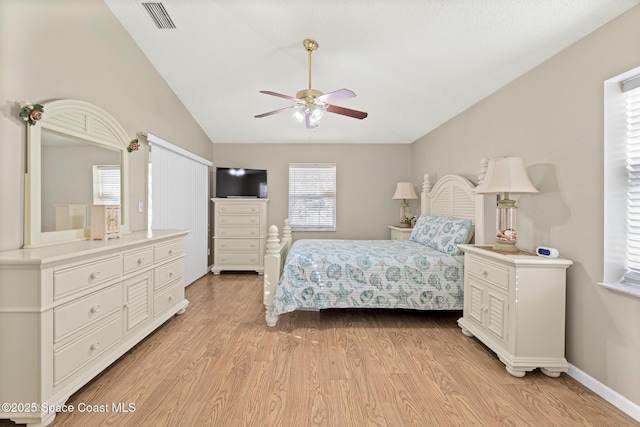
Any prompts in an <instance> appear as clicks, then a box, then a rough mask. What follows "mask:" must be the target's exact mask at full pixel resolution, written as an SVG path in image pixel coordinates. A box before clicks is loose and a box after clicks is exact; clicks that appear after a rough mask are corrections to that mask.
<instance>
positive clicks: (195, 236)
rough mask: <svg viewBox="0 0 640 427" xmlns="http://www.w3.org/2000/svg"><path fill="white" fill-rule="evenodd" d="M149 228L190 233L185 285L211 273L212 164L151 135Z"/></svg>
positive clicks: (148, 137)
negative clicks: (208, 234)
mask: <svg viewBox="0 0 640 427" xmlns="http://www.w3.org/2000/svg"><path fill="white" fill-rule="evenodd" d="M147 140H148V141H149V170H150V174H149V181H150V182H149V203H148V206H149V221H148V223H149V228H150V229H156V230H157V229H181V230H189V234H187V236H186V239H185V253H186V258H185V285H189V284H190V283H192V282H193V281H195V280H196V279H198V278H200V277H202V276H204V275H205V274H207V271H208V265H207V263H208V255H207V249H208V237H207V232H208V220H209V197H210V196H209V168H210V167H211V166H212V163H211V162H209V161H208V160H205V159H203V158H201V157H198V156H196V155H195V154H192V153H190V152H188V151H186V150H184V149H182V148H180V147H177V146H175V145H173V144H171V143H169V142H167V141H164V140H162V139H160V138H158V137H156V136H154V135H151V134H148V135H147Z"/></svg>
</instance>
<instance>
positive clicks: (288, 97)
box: [260, 90, 298, 101]
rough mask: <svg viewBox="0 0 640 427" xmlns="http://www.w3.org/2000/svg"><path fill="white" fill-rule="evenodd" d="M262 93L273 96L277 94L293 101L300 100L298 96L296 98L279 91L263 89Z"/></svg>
mask: <svg viewBox="0 0 640 427" xmlns="http://www.w3.org/2000/svg"><path fill="white" fill-rule="evenodd" d="M260 93H264V94H267V95H272V96H277V97H278V98H284V99H289V100H291V101H298V98H295V97H293V96H289V95H283V94H281V93H278V92H271V91H270V90H261V91H260Z"/></svg>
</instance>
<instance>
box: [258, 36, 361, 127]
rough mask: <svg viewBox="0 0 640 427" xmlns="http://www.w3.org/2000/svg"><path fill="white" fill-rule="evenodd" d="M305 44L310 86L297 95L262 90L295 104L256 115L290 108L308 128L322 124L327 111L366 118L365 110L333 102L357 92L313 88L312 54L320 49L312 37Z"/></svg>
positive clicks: (270, 113)
mask: <svg viewBox="0 0 640 427" xmlns="http://www.w3.org/2000/svg"><path fill="white" fill-rule="evenodd" d="M303 46H304V48H305V49H306V50H307V52H308V53H309V88H308V89H302V90H300V91H298V93H296V96H295V97H293V96H289V95H283V94H281V93H276V92H271V91H268V90H261V91H260V93H264V94H267V95H272V96H277V97H280V98H284V99H288V100H291V101H294V102H295V104H294V105H292V106H290V107H285V108H280V109H278V110H274V111H270V112H268V113H263V114H258V115H257V116H255V117H256V118H261V117H266V116H271V115H272V114H277V113H282V112H285V111H288V110H294V117H295V118H296V119H297V120H298V121H299V122H300V123H302V122H303V121H304V122H305V124H306V126H307V128H314V127H316V126H318V125H319V124H320V119H321V118H322V115H323V114H324V112H325V111H328V112H330V113H335V114H341V115H343V116H348V117H353V118H356V119H360V120H362V119H364V118H366V117H367V113H365V112H364V111H357V110H352V109H350V108H344V107H339V106H337V105H333V104H332V103H333V102H336V101H341V100H343V99H348V98H354V97H355V96H356V94H355V93H353V92H352V91H350V90H349V89H339V90H336V91H333V92H329V93H325V94H323V93H322V92H320V91H319V90H316V89H312V88H311V54H312V52H314V51H315V50H316V49H318V42H316V41H315V40H311V39H305V40H304V42H303Z"/></svg>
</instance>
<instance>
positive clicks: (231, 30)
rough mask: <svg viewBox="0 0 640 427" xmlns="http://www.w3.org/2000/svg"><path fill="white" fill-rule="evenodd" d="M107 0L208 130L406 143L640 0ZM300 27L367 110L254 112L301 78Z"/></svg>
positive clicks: (317, 78) (316, 70) (319, 71)
mask: <svg viewBox="0 0 640 427" xmlns="http://www.w3.org/2000/svg"><path fill="white" fill-rule="evenodd" d="M105 2H106V4H107V5H108V6H109V7H110V8H111V10H112V11H113V13H114V14H115V16H116V17H117V18H118V19H119V20H120V22H121V23H122V25H123V26H124V28H126V30H127V31H128V32H129V33H130V34H131V36H132V37H133V39H134V40H135V41H136V43H137V44H138V45H139V46H140V48H141V49H142V50H143V51H144V53H145V55H146V56H147V57H148V58H149V60H150V61H151V62H152V63H153V65H154V66H155V67H156V69H157V70H158V71H159V72H160V74H161V75H162V76H163V77H164V79H165V80H166V81H167V83H168V84H169V86H170V87H171V88H172V89H173V91H174V92H175V93H176V95H177V96H178V97H179V98H180V99H181V100H182V102H183V103H184V105H185V106H186V108H187V109H188V110H189V111H190V113H191V114H192V115H193V117H194V118H195V120H197V121H198V123H199V124H200V126H201V127H202V129H203V130H204V131H205V132H206V133H207V135H208V136H209V137H210V138H211V140H212V141H213V142H214V143H247V142H272V143H282V142H287V143H291V142H308V141H311V142H341V143H359V142H369V143H411V142H413V141H415V140H416V139H418V138H420V137H421V136H423V135H425V134H426V133H428V132H430V131H431V130H433V129H434V128H436V127H437V126H439V125H440V124H442V123H444V122H446V121H447V120H449V119H450V118H452V117H454V116H455V115H457V114H458V113H460V112H462V111H464V110H465V109H467V108H468V107H470V106H471V105H473V104H475V103H476V102H478V101H479V100H481V99H482V98H484V97H486V96H487V95H489V94H491V93H492V92H494V91H496V90H497V89H499V88H501V87H503V86H504V85H506V84H507V83H509V82H510V81H512V80H514V79H515V78H517V77H518V76H520V75H522V74H523V73H525V72H527V71H528V70H530V69H532V68H533V67H535V66H536V65H538V64H540V63H541V62H543V61H545V60H546V59H548V58H549V57H551V56H553V55H554V54H556V53H558V52H559V51H561V50H562V49H564V48H566V47H568V46H569V45H571V44H572V43H574V42H576V41H577V40H579V39H580V38H582V37H584V36H585V35H587V34H589V33H590V32H592V31H594V30H595V29H597V28H598V27H600V26H602V25H603V24H605V23H607V22H608V21H610V20H611V19H613V18H615V17H616V16H618V15H620V14H621V13H623V12H625V11H626V10H627V9H629V8H631V7H632V6H634V5H636V4H639V3H640V0H615V1H613V0H351V1H346V0H315V1H310V0H269V1H267V0H162V2H161V3H162V4H163V5H164V7H165V9H166V10H167V11H168V13H169V15H170V16H171V18H172V19H173V21H174V23H175V25H176V27H177V28H176V29H157V28H156V26H155V24H154V23H153V21H152V20H151V18H150V17H149V15H148V14H147V12H146V11H145V9H144V8H143V7H142V3H143V1H142V0H105ZM305 38H312V39H314V40H316V41H317V42H318V43H319V45H320V47H319V49H318V50H317V51H316V52H315V53H314V54H313V66H312V73H313V88H314V89H318V90H320V91H322V92H324V93H327V92H331V91H334V90H337V89H341V88H348V89H351V90H352V91H354V92H355V93H356V94H357V97H356V98H352V99H348V100H344V101H341V102H339V103H336V104H337V105H340V106H343V107H347V108H351V109H355V110H361V111H366V112H368V113H369V117H368V118H366V119H364V120H357V119H353V118H349V117H344V116H341V115H337V114H329V113H327V114H325V117H324V118H323V119H322V123H321V124H320V126H319V127H318V128H316V129H314V130H308V129H306V128H305V126H304V125H303V124H298V123H296V122H295V121H293V119H292V118H291V116H290V114H289V113H281V114H276V115H273V116H269V117H265V118H259V119H256V118H254V116H255V115H257V114H260V113H264V112H268V111H272V110H276V109H279V108H283V107H287V106H289V105H291V102H290V101H288V100H286V99H281V98H277V97H273V96H268V95H264V94H260V93H258V91H259V90H271V91H274V92H279V93H283V94H286V95H291V96H295V94H296V92H297V91H298V90H300V89H305V88H306V87H307V73H308V69H307V52H306V50H305V49H304V47H303V45H302V42H303V40H304V39H305Z"/></svg>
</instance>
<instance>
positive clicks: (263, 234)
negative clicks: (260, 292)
mask: <svg viewBox="0 0 640 427" xmlns="http://www.w3.org/2000/svg"><path fill="white" fill-rule="evenodd" d="M211 201H212V202H213V204H214V227H213V267H212V268H211V271H212V272H213V274H220V272H221V271H223V270H231V271H242V270H254V271H257V272H258V273H259V274H263V273H264V251H265V241H266V238H267V227H268V225H267V218H268V211H267V205H268V203H269V199H241V198H238V199H234V198H231V199H229V198H213V199H211Z"/></svg>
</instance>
